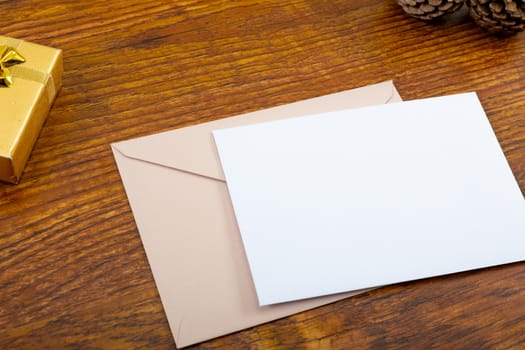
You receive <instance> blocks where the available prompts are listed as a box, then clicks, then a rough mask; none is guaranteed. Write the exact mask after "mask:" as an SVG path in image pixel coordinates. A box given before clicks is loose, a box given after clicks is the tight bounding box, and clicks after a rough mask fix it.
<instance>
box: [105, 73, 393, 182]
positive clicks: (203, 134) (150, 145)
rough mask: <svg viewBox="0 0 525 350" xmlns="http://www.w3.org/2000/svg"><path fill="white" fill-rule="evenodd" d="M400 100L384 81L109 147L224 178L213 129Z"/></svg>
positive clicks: (143, 159) (133, 155) (133, 156)
mask: <svg viewBox="0 0 525 350" xmlns="http://www.w3.org/2000/svg"><path fill="white" fill-rule="evenodd" d="M400 100H401V98H400V96H399V94H398V92H397V90H396V89H395V87H394V84H393V83H392V82H391V81H387V82H383V83H379V84H375V85H369V86H365V87H361V88H357V89H353V90H348V91H342V92H338V93H334V94H330V95H326V96H321V97H315V98H311V99H308V100H303V101H299V102H294V103H290V104H286V105H282V106H278V107H273V108H269V109H265V110H262V111H257V112H251V113H246V114H243V115H240V116H237V117H232V118H225V119H221V120H216V121H213V122H208V123H203V124H199V125H195V126H191V127H187V128H182V129H177V130H173V131H168V132H164V133H159V134H155V135H150V136H145V137H141V138H136V139H133V140H128V141H122V142H118V143H115V144H113V147H114V148H115V149H116V150H118V151H119V152H120V153H122V154H123V155H124V156H126V157H129V158H133V159H137V160H142V161H145V162H148V163H154V164H157V165H161V166H165V167H169V168H173V169H177V170H181V171H184V172H189V173H193V174H197V175H200V176H205V177H209V178H213V179H216V180H219V181H225V179H224V173H223V171H222V167H221V163H220V160H219V156H218V153H217V150H216V147H215V142H214V139H213V135H212V131H213V130H217V129H223V128H231V127H236V126H243V125H249V124H254V123H261V122H268V121H273V120H279V119H283V118H290V117H299V116H304V115H310V114H317V113H324V112H331V111H337V110H342V109H348V108H358V107H365V106H370V105H376V104H385V103H389V102H398V101H400Z"/></svg>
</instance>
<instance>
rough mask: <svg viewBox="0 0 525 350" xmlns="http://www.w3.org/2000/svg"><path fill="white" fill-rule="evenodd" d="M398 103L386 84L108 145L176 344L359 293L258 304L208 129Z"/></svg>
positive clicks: (388, 84)
mask: <svg viewBox="0 0 525 350" xmlns="http://www.w3.org/2000/svg"><path fill="white" fill-rule="evenodd" d="M400 100H401V98H400V97H399V94H398V93H397V91H396V89H395V87H394V85H393V83H392V82H385V83H380V84H376V85H371V86H367V87H363V88H358V89H354V90H349V91H343V92H339V93H335V94H332V95H328V96H322V97H317V98H313V99H309V100H305V101H300V102H295V103H292V104H288V105H283V106H279V107H274V108H270V109H267V110H263V111H258V112H253V113H248V114H244V115H241V116H238V117H232V118H226V119H222V120H217V121H213V122H209V123H205V124H200V125H196V126H191V127H187V128H182V129H178V130H173V131H169V132H165V133H160V134H156V135H151V136H146V137H142V138H137V139H133V140H129V141H123V142H118V143H115V144H113V145H112V148H113V154H114V156H115V159H116V162H117V166H118V168H119V171H120V175H121V177H122V181H123V183H124V187H125V189H126V193H127V196H128V199H129V202H130V205H131V209H132V211H133V215H134V217H135V221H136V223H137V227H138V230H139V232H140V236H141V238H142V242H143V244H144V249H145V251H146V255H147V257H148V260H149V263H150V266H151V269H152V271H153V276H154V279H155V282H156V284H157V288H158V290H159V294H160V297H161V300H162V304H163V306H164V310H165V311H166V315H167V318H168V321H169V324H170V327H171V331H172V333H173V336H174V338H175V342H176V344H177V346H178V347H184V346H188V345H191V344H195V343H198V342H201V341H204V340H208V339H211V338H214V337H218V336H221V335H225V334H228V333H232V332H235V331H238V330H241V329H244V328H248V327H251V326H255V325H258V324H261V323H264V322H268V321H271V320H275V319H278V318H281V317H285V316H288V315H291V314H294V313H297V312H300V311H304V310H307V309H311V308H314V307H317V306H320V305H324V304H328V303H331V302H334V301H336V300H340V299H343V298H345V297H348V296H351V295H355V294H357V293H359V292H354V293H345V294H339V295H333V296H328V297H321V298H315V299H309V300H302V301H296V302H290V303H283V304H278V305H271V306H265V307H260V306H259V304H258V301H257V296H256V294H255V287H254V285H253V282H252V279H251V275H250V270H249V268H248V262H247V259H246V256H245V253H244V249H243V245H242V241H241V236H240V233H239V231H238V228H237V224H236V221H235V215H234V212H233V208H232V205H231V202H230V197H229V194H228V189H227V188H226V183H225V180H224V175H223V173H222V169H221V165H220V162H219V157H218V154H217V151H216V149H215V143H214V141H213V136H212V133H211V131H212V130H215V129H221V128H227V127H228V128H229V127H234V126H240V125H246V124H253V123H259V122H264V121H269V120H276V119H282V118H289V117H295V116H302V115H307V114H314V113H321V112H328V111H335V110H341V109H347V108H353V107H363V106H367V105H374V104H384V103H389V102H397V101H400ZM290 142H293V135H290ZM361 292H362V291H361Z"/></svg>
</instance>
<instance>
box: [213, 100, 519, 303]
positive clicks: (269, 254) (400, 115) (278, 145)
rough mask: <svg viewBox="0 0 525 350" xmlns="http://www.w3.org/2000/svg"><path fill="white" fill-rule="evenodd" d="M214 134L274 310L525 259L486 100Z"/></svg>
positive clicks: (256, 271) (513, 187)
mask: <svg viewBox="0 0 525 350" xmlns="http://www.w3.org/2000/svg"><path fill="white" fill-rule="evenodd" d="M214 137H215V141H216V144H217V148H218V151H219V155H220V159H221V164H222V167H223V170H224V173H225V176H226V180H227V184H228V189H229V191H230V196H231V200H232V203H233V207H234V210H235V215H236V218H237V222H238V225H239V228H240V232H241V235H242V240H243V243H244V248H245V250H246V253H247V257H248V262H249V265H250V270H251V273H252V277H253V280H254V283H255V287H256V290H257V295H258V298H259V302H260V304H261V305H266V304H273V303H280V302H285V301H291V300H297V299H303V298H309V297H315V296H320V295H326V294H333V293H339V292H346V291H352V290H357V289H362V288H368V287H375V286H380V285H385V284H391V283H397V282H403V281H409V280H414V279H420V278H425V277H431V276H437V275H443V274H449V273H454V272H459V271H466V270H471V269H476V268H481V267H487V266H492V265H499V264H505V263H510V262H516V261H522V260H525V201H524V199H523V195H522V193H521V190H520V188H519V186H518V184H517V182H516V180H515V178H514V176H513V174H512V171H511V169H510V167H509V165H508V163H507V161H506V159H505V156H504V154H503V152H502V150H501V148H500V146H499V144H498V141H497V139H496V137H495V135H494V132H493V131H492V128H491V126H490V123H489V121H488V119H487V117H486V116H485V113H484V111H483V108H482V107H481V104H480V103H479V100H478V98H477V96H476V94H475V93H468V94H460V95H453V96H448V97H438V98H431V99H424V100H417V101H409V102H402V103H397V104H388V105H381V106H375V107H367V108H361V109H354V110H346V111H341V112H333V113H325V114H319V115H314V116H308V117H300V118H294V119H288V120H282V121H276V122H269V123H263V124H256V125H250V126H244V127H238V128H232V129H224V130H216V131H214Z"/></svg>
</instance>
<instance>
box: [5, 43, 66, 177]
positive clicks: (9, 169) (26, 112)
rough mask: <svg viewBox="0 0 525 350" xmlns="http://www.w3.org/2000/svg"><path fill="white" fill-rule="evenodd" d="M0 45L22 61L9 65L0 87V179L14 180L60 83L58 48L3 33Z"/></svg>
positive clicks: (23, 164)
mask: <svg viewBox="0 0 525 350" xmlns="http://www.w3.org/2000/svg"><path fill="white" fill-rule="evenodd" d="M0 45H6V46H10V47H13V48H14V49H16V51H17V52H19V53H20V54H21V55H22V56H23V57H24V58H25V60H26V62H24V63H23V64H18V65H15V66H11V67H9V71H10V74H11V76H12V81H13V84H12V86H11V87H5V86H0V180H1V181H6V182H11V183H18V181H19V180H20V176H21V174H22V171H23V169H24V166H25V164H26V162H27V159H28V158H29V155H30V154H31V150H32V149H33V145H34V144H35V141H36V139H37V138H38V134H39V133H40V129H41V128H42V125H43V124H44V122H45V119H46V117H47V114H48V112H49V109H50V108H51V104H52V103H53V101H54V99H55V97H56V93H57V91H58V90H59V89H60V86H61V85H62V72H63V63H62V51H61V50H58V49H54V48H51V47H47V46H42V45H37V44H33V43H29V42H26V41H22V40H18V39H14V38H9V37H4V36H0Z"/></svg>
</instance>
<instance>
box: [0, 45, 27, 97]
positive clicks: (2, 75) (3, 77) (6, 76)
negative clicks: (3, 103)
mask: <svg viewBox="0 0 525 350" xmlns="http://www.w3.org/2000/svg"><path fill="white" fill-rule="evenodd" d="M25 61H26V60H25V59H24V57H22V55H20V54H19V53H18V52H16V50H15V49H13V48H12V47H10V46H3V45H0V83H3V84H4V85H5V86H7V87H10V86H11V85H13V77H12V76H11V73H9V70H8V69H7V67H8V66H12V65H14V64H19V63H24V62H25Z"/></svg>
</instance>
